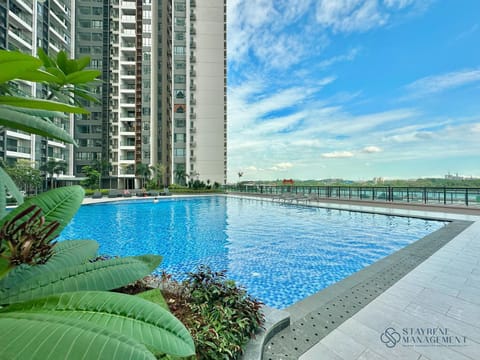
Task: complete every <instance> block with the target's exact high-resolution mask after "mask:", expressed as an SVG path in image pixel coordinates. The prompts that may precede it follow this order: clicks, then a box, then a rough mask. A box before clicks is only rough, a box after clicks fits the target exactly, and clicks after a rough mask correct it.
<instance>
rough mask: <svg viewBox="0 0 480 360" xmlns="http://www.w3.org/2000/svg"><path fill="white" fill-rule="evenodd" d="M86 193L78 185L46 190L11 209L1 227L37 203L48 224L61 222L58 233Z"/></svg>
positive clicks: (56, 233)
mask: <svg viewBox="0 0 480 360" xmlns="http://www.w3.org/2000/svg"><path fill="white" fill-rule="evenodd" d="M84 194H85V190H83V188H82V187H81V186H78V185H75V186H66V187H62V188H58V189H53V190H50V191H47V192H44V193H42V194H40V195H37V196H35V197H33V198H30V199H28V200H27V201H25V202H24V203H23V204H22V205H20V206H18V207H16V208H15V209H13V210H12V211H10V212H9V213H8V215H7V216H5V217H3V218H2V219H0V227H2V226H3V224H5V222H7V221H9V220H10V219H13V218H14V217H15V216H17V215H18V214H19V213H21V212H22V211H24V210H25V209H27V208H28V207H30V206H32V205H37V206H39V207H40V208H41V209H42V210H43V215H44V217H45V223H46V224H49V223H51V222H52V221H58V222H59V224H60V226H59V227H58V229H57V230H56V231H55V233H54V234H55V235H58V234H60V232H61V231H62V230H63V228H64V227H65V226H66V225H67V224H68V223H69V222H70V220H71V219H72V218H73V216H74V215H75V213H76V212H77V210H78V208H79V207H80V205H81V204H82V200H83V196H84Z"/></svg>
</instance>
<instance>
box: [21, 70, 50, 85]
mask: <svg viewBox="0 0 480 360" xmlns="http://www.w3.org/2000/svg"><path fill="white" fill-rule="evenodd" d="M17 79H22V80H27V81H33V82H56V81H57V77H56V76H54V75H52V74H50V73H48V72H46V71H43V70H41V69H36V70H30V71H26V72H24V73H22V74H20V75H18V76H17Z"/></svg>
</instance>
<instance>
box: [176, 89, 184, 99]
mask: <svg viewBox="0 0 480 360" xmlns="http://www.w3.org/2000/svg"><path fill="white" fill-rule="evenodd" d="M175 97H176V98H177V99H185V92H184V91H183V90H177V91H176V93H175Z"/></svg>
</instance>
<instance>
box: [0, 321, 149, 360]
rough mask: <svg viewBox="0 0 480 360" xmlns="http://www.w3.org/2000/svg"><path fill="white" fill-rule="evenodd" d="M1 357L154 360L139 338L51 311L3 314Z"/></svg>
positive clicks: (20, 359) (39, 359) (48, 359)
mask: <svg viewBox="0 0 480 360" xmlns="http://www.w3.org/2000/svg"><path fill="white" fill-rule="evenodd" d="M0 328H1V329H2V332H3V334H9V336H1V337H0V358H2V359H19V360H23V359H25V360H27V359H28V360H34V359H35V360H59V359H69V360H77V359H78V360H80V359H82V360H85V359H102V360H103V359H112V360H114V359H122V360H123V359H125V360H137V359H138V360H146V359H151V360H154V359H155V357H154V356H153V354H152V353H151V352H150V351H149V350H148V349H147V348H146V347H145V346H144V345H142V344H140V343H138V342H137V341H135V340H133V339H131V338H128V337H126V336H124V335H121V334H119V333H117V332H114V331H109V330H108V329H105V328H103V327H101V326H97V325H95V324H93V323H90V322H86V321H81V320H76V319H68V318H64V317H59V316H52V315H50V314H35V313H27V314H24V313H16V312H7V313H2V314H0Z"/></svg>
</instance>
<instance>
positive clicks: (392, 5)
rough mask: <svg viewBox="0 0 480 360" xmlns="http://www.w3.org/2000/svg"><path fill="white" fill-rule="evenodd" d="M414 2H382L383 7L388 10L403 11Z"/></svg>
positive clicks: (412, 0) (407, 0)
mask: <svg viewBox="0 0 480 360" xmlns="http://www.w3.org/2000/svg"><path fill="white" fill-rule="evenodd" d="M415 1H416V0H383V3H384V4H385V6H387V7H389V8H397V9H403V8H405V7H407V6H410V5H412V4H413V3H415Z"/></svg>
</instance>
